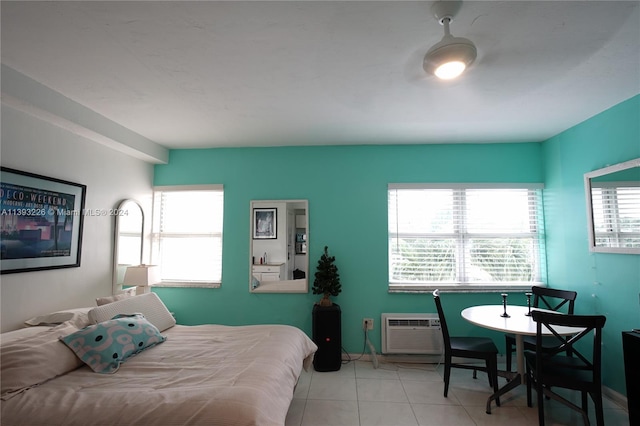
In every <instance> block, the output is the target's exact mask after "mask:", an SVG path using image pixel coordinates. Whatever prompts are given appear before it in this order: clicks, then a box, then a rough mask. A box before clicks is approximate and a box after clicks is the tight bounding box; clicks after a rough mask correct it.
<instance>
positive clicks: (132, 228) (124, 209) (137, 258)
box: [113, 200, 144, 294]
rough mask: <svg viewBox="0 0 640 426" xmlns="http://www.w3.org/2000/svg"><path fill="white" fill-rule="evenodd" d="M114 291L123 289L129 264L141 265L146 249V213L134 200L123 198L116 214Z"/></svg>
mask: <svg viewBox="0 0 640 426" xmlns="http://www.w3.org/2000/svg"><path fill="white" fill-rule="evenodd" d="M115 221H116V222H115V233H114V244H113V263H114V265H113V293H114V294H116V293H118V292H119V291H120V290H122V281H123V280H124V273H125V270H126V269H127V266H130V265H140V264H142V263H143V261H142V255H143V254H142V253H143V249H144V244H143V241H144V213H143V211H142V207H141V206H140V204H138V202H137V201H134V200H123V201H121V202H120V204H118V207H117V210H116V214H115Z"/></svg>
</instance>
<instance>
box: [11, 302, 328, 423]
mask: <svg viewBox="0 0 640 426" xmlns="http://www.w3.org/2000/svg"><path fill="white" fill-rule="evenodd" d="M151 295H153V296H148V295H141V296H136V297H133V298H129V299H126V300H122V301H118V302H114V303H110V304H108V305H104V306H105V307H103V309H102V311H100V312H98V314H96V313H95V312H94V311H95V309H92V310H90V311H89V313H88V316H89V322H91V323H93V324H96V325H99V324H106V323H108V322H109V320H105V321H101V319H102V320H103V319H104V318H112V314H113V312H118V313H119V314H126V315H123V316H124V317H125V319H124V320H126V321H129V318H131V317H132V316H133V315H138V316H140V317H142V318H143V319H144V320H145V321H146V320H147V319H148V321H149V323H159V324H160V326H159V327H156V328H155V329H156V330H157V331H158V332H160V334H161V337H162V338H165V339H166V340H164V341H160V342H157V341H155V342H154V343H152V344H151V345H150V346H149V347H147V348H146V349H144V350H141V351H140V352H139V353H135V355H134V356H130V357H128V358H126V359H125V360H124V361H122V362H121V363H120V364H119V365H118V366H117V367H116V370H115V371H114V372H111V373H98V372H95V371H93V369H92V368H94V367H95V365H91V364H87V363H86V362H83V361H82V360H80V362H78V361H79V356H78V355H77V353H74V352H72V350H71V349H70V348H71V347H70V346H67V345H66V344H65V343H64V342H63V340H57V341H56V339H60V337H62V335H67V336H68V337H67V338H66V339H67V340H72V339H71V337H73V336H76V337H77V335H78V334H79V333H81V332H85V331H83V330H87V329H90V328H91V327H93V325H92V326H90V327H87V328H83V329H82V330H80V329H79V328H78V325H82V324H77V323H74V320H67V321H65V322H64V323H62V324H60V325H55V326H54V327H42V326H37V327H35V328H39V329H41V330H38V331H30V332H28V333H27V334H28V335H23V336H19V337H16V336H15V335H16V334H19V333H8V335H6V336H5V335H3V337H2V347H3V359H2V360H3V361H4V360H5V355H7V354H8V355H7V358H6V359H7V363H8V365H7V366H6V367H7V368H11V367H12V365H13V366H14V367H15V365H16V362H14V363H13V364H12V363H11V362H10V360H11V357H12V356H13V357H14V358H17V356H16V354H20V353H21V352H20V351H18V350H14V351H13V352H11V351H7V350H6V349H7V348H11V347H13V348H14V349H15V347H19V348H20V349H21V350H22V351H23V352H22V353H27V352H29V351H31V352H33V353H36V355H33V354H31V353H30V354H29V355H28V356H27V358H28V360H25V361H24V362H23V363H22V364H26V365H28V366H27V367H26V368H28V369H29V370H28V372H26V373H21V372H20V368H25V365H22V366H18V367H16V368H17V369H18V371H17V372H18V373H19V374H21V377H24V376H25V375H27V376H29V375H31V374H35V375H37V374H36V373H35V372H37V371H39V370H38V368H42V369H44V370H47V369H53V370H54V371H47V372H44V373H42V374H41V375H40V377H34V378H31V379H29V380H27V381H26V382H24V380H23V379H20V380H23V383H20V380H18V384H13V385H12V384H11V383H10V382H11V380H10V379H11V378H12V374H13V373H16V372H15V371H13V372H12V371H9V372H8V373H7V374H6V377H7V380H9V383H6V386H5V382H4V380H3V382H2V383H3V384H2V386H3V396H2V401H1V403H2V412H1V419H2V424H3V425H5V426H13V425H16V426H17V425H28V426H37V425H47V426H49V425H65V426H66V425H83V426H84V425H145V426H147V425H161V426H168V425H224V426H232V425H284V423H285V418H286V415H287V411H288V409H289V404H290V403H291V400H292V398H293V392H294V388H295V385H296V383H297V380H298V378H299V376H300V374H301V372H302V370H303V368H304V369H307V368H309V366H310V364H311V361H312V358H313V354H314V352H315V350H316V349H317V347H316V345H315V344H314V343H313V342H312V341H311V340H310V339H309V338H308V337H307V336H306V334H304V333H303V332H302V331H301V330H299V329H298V328H295V327H292V326H288V325H252V326H223V325H197V326H182V325H175V321H174V320H173V324H174V325H170V326H169V327H167V328H165V329H164V330H162V331H160V330H161V329H162V328H163V327H165V326H166V325H167V324H170V323H171V322H172V319H173V317H172V316H171V317H170V319H167V318H169V317H167V316H166V313H164V312H162V308H164V305H162V306H160V307H159V305H158V304H157V302H158V301H160V299H159V298H158V297H157V296H156V295H155V294H154V293H151ZM140 298H144V299H149V300H150V299H157V300H154V301H153V303H152V304H154V306H155V308H154V309H150V308H149V307H148V306H147V307H145V306H143V307H142V309H140V305H139V299H140ZM123 302H125V303H124V305H123ZM160 303H162V302H161V301H160ZM148 304H149V303H147V305H148ZM100 308H101V307H98V308H96V309H100ZM156 308H157V309H156ZM164 309H166V308H164ZM167 312H168V311H167ZM101 316H102V318H101ZM116 316H117V315H116ZM162 320H166V321H167V323H166V324H162ZM75 321H76V322H77V320H75ZM110 321H115V320H110ZM26 330H29V329H26ZM70 331H74V333H72V334H69V332H70ZM85 333H86V332H85ZM148 334H152V333H151V332H149V333H148ZM43 336H44V337H43ZM156 336H158V335H156ZM23 342H25V343H23ZM41 342H46V345H49V348H48V349H45V347H47V346H46V345H44V346H43V345H42V344H41ZM77 346H78V345H77ZM80 346H82V345H80ZM78 347H79V346H78ZM39 348H40V349H39ZM38 352H48V353H49V354H50V355H47V356H43V355H42V354H39V355H38V354H37V353H38ZM69 353H71V354H72V355H73V357H75V361H74V360H73V357H69V356H68V355H69ZM61 358H65V359H66V361H65V362H66V363H67V364H68V365H64V366H57V367H55V368H53V366H52V364H56V363H59V364H62V361H61V360H60V359H61ZM74 362H75V367H74V366H73V365H74ZM45 363H47V365H44V364H45ZM33 364H36V365H33ZM37 364H41V365H37ZM69 369H70V370H69ZM2 370H3V371H2V374H3V377H2V378H3V379H4V377H5V363H4V362H3V363H2ZM63 370H69V371H66V372H64V373H63V374H60V375H57V377H53V378H46V377H45V376H51V375H52V374H56V373H59V372H61V371H63ZM43 378H46V380H43ZM33 381H40V382H41V383H31V382H33ZM25 384H26V386H24V387H21V386H22V385H25ZM11 386H12V388H11V389H8V392H7V388H6V387H11Z"/></svg>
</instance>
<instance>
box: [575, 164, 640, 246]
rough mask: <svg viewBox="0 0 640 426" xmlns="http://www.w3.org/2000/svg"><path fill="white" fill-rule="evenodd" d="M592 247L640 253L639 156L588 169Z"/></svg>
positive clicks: (587, 196)
mask: <svg viewBox="0 0 640 426" xmlns="http://www.w3.org/2000/svg"><path fill="white" fill-rule="evenodd" d="M584 178H585V191H586V198H587V213H588V216H587V219H588V226H589V249H590V250H591V251H594V252H605V253H639V254H640V158H638V159H635V160H631V161H627V162H624V163H620V164H616V165H614V166H610V167H605V168H603V169H600V170H595V171H593V172H589V173H586V174H585V175H584Z"/></svg>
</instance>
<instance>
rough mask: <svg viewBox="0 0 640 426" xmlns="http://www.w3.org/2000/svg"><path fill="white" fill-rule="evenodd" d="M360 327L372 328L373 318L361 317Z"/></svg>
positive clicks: (364, 328)
mask: <svg viewBox="0 0 640 426" xmlns="http://www.w3.org/2000/svg"><path fill="white" fill-rule="evenodd" d="M362 329H363V330H373V318H363V319H362Z"/></svg>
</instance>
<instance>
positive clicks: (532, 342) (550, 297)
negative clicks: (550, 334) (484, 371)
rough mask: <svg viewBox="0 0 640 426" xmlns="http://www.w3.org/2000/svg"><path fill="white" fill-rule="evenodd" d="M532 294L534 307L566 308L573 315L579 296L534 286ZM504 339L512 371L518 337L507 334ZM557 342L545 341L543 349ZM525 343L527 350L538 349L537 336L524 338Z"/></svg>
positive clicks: (557, 309) (567, 291)
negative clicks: (513, 355)
mask: <svg viewBox="0 0 640 426" xmlns="http://www.w3.org/2000/svg"><path fill="white" fill-rule="evenodd" d="M531 292H532V293H533V303H532V304H531V306H532V307H534V308H541V309H549V310H551V311H556V312H560V311H561V310H562V308H563V307H564V306H566V313H567V314H569V315H572V314H573V308H574V304H575V301H576V297H577V296H578V293H576V292H575V291H570V290H558V289H555V288H547V287H539V286H533V287H531ZM504 338H505V341H504V343H505V345H504V347H505V353H506V355H507V357H506V369H507V371H511V359H512V354H513V352H514V351H515V350H516V337H515V336H514V335H513V334H506V335H505V336H504ZM556 342H557V341H556V340H555V339H543V347H547V346H553V345H554V344H556ZM523 343H524V349H525V350H530V351H533V350H535V347H536V338H535V336H524V339H523Z"/></svg>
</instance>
